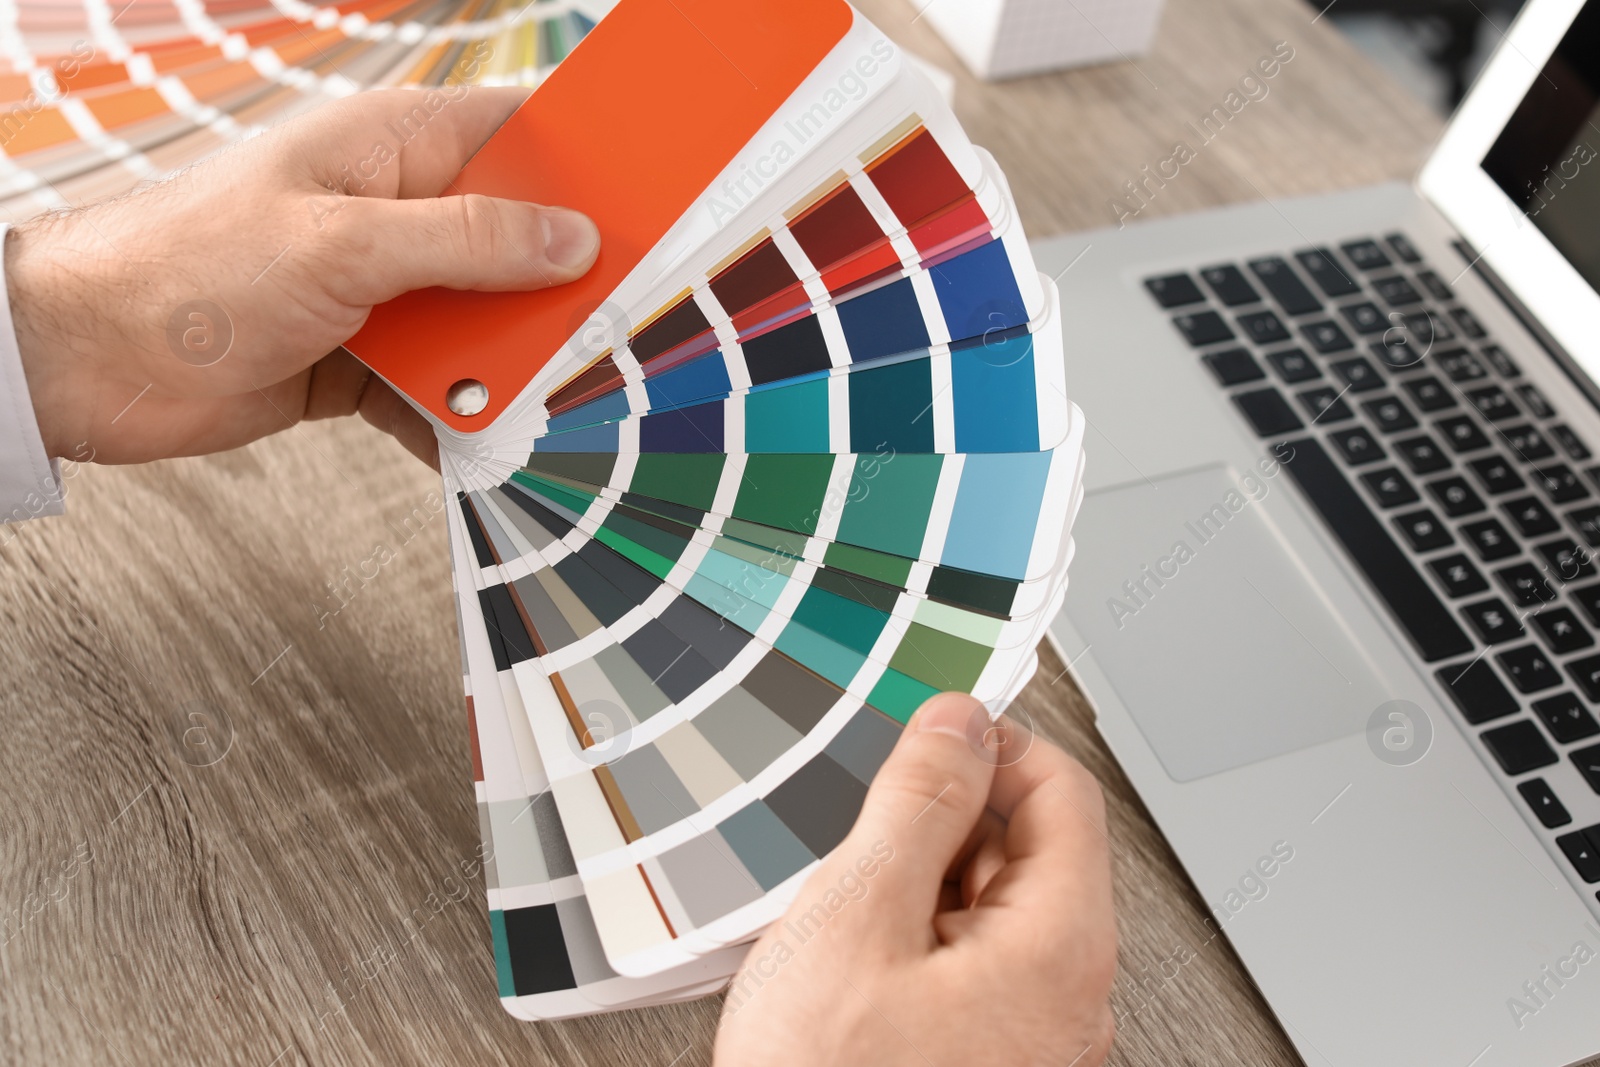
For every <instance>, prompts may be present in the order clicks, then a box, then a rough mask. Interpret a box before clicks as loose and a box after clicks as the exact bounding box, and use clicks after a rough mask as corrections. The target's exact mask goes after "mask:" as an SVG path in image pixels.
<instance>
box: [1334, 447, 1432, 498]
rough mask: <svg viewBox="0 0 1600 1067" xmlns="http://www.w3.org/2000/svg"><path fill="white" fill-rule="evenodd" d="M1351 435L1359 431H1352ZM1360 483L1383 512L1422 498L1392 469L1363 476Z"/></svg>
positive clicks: (1386, 468)
mask: <svg viewBox="0 0 1600 1067" xmlns="http://www.w3.org/2000/svg"><path fill="white" fill-rule="evenodd" d="M1350 432H1351V433H1357V432H1360V431H1356V430H1352V431H1350ZM1361 481H1362V483H1363V484H1364V485H1366V487H1367V488H1368V489H1370V490H1372V495H1373V496H1375V497H1377V498H1378V506H1379V507H1380V508H1383V509H1385V510H1388V509H1389V508H1398V507H1401V506H1403V505H1405V504H1415V503H1416V502H1417V501H1419V500H1421V499H1422V498H1421V497H1420V496H1418V495H1417V491H1416V490H1415V489H1413V488H1411V483H1410V482H1408V481H1406V476H1405V475H1404V474H1401V473H1400V472H1399V471H1397V470H1395V469H1394V468H1393V467H1385V468H1384V469H1383V470H1380V471H1372V472H1371V473H1370V474H1363V475H1362V476H1361Z"/></svg>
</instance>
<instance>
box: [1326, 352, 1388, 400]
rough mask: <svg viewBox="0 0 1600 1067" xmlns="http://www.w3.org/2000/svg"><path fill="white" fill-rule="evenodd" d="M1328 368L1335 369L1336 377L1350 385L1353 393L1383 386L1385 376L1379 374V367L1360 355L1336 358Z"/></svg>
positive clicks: (1334, 374)
mask: <svg viewBox="0 0 1600 1067" xmlns="http://www.w3.org/2000/svg"><path fill="white" fill-rule="evenodd" d="M1328 369H1329V370H1331V371H1333V376H1334V377H1335V378H1337V379H1339V380H1340V381H1342V382H1343V383H1344V384H1345V385H1348V386H1349V387H1350V391H1351V392H1352V393H1364V392H1366V391H1367V390H1369V389H1382V388H1383V378H1382V377H1381V376H1380V375H1379V374H1378V368H1377V367H1374V366H1373V365H1372V364H1371V362H1369V361H1368V360H1366V359H1363V358H1362V357H1360V356H1352V357H1351V358H1350V359H1340V360H1335V361H1334V362H1333V363H1330V364H1329V365H1328Z"/></svg>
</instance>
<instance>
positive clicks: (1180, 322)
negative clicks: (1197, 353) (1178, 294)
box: [1172, 311, 1233, 348]
mask: <svg viewBox="0 0 1600 1067" xmlns="http://www.w3.org/2000/svg"><path fill="white" fill-rule="evenodd" d="M1172 324H1173V325H1174V326H1176V327H1177V328H1178V332H1179V333H1181V334H1183V339H1184V340H1185V341H1188V342H1189V343H1190V344H1191V345H1193V346H1194V347H1196V348H1203V347H1205V346H1206V345H1214V344H1216V343H1217V342H1218V341H1231V340H1233V330H1232V329H1231V328H1230V327H1229V326H1228V324H1227V322H1225V321H1224V320H1223V318H1222V316H1221V315H1218V314H1217V313H1216V312H1215V311H1194V312H1190V313H1189V314H1187V315H1174V316H1173V317H1172Z"/></svg>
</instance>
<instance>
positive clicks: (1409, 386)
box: [1400, 374, 1456, 412]
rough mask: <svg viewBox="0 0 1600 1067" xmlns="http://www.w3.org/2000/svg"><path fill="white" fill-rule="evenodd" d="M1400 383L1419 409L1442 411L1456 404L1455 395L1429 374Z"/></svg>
mask: <svg viewBox="0 0 1600 1067" xmlns="http://www.w3.org/2000/svg"><path fill="white" fill-rule="evenodd" d="M1400 384H1401V386H1402V387H1404V389H1405V391H1406V392H1407V393H1410V394H1411V402H1412V403H1413V404H1415V405H1417V410H1419V411H1425V412H1433V411H1443V410H1445V409H1446V408H1453V407H1455V406H1456V398H1455V396H1454V395H1453V394H1452V393H1451V392H1450V390H1448V389H1446V388H1445V387H1444V383H1443V382H1441V381H1440V380H1439V379H1437V378H1435V377H1434V376H1433V375H1431V374H1429V375H1427V376H1425V377H1422V378H1409V379H1407V380H1406V381H1404V382H1401V383H1400Z"/></svg>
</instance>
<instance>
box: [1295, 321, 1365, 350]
mask: <svg viewBox="0 0 1600 1067" xmlns="http://www.w3.org/2000/svg"><path fill="white" fill-rule="evenodd" d="M1300 333H1301V334H1303V335H1304V336H1305V339H1306V340H1307V341H1310V342H1311V347H1312V348H1315V349H1316V350H1317V351H1318V352H1320V353H1322V354H1323V355H1325V356H1326V355H1329V354H1331V353H1334V352H1344V351H1347V350H1349V349H1352V348H1354V347H1355V342H1354V341H1352V340H1350V335H1349V334H1347V333H1345V332H1344V331H1343V330H1342V329H1340V328H1339V324H1338V323H1337V322H1334V321H1332V320H1325V321H1322V322H1308V323H1306V324H1305V325H1304V326H1302V327H1300Z"/></svg>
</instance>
